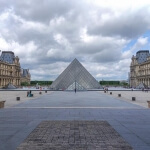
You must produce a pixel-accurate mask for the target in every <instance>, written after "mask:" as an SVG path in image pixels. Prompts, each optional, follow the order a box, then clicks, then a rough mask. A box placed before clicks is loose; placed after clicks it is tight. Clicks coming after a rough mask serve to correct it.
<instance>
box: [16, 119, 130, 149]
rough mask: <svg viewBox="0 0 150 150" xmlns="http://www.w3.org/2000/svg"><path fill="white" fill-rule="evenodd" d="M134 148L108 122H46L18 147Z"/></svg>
mask: <svg viewBox="0 0 150 150" xmlns="http://www.w3.org/2000/svg"><path fill="white" fill-rule="evenodd" d="M33 149H36V150H132V147H131V146H130V145H129V144H128V143H127V142H126V141H125V140H124V139H123V138H122V137H121V136H120V135H119V134H118V133H117V132H116V131H115V130H114V129H113V128H112V127H111V126H110V124H109V123H108V122H107V121H43V122H41V123H40V124H39V125H38V126H37V127H36V128H35V129H34V130H33V131H32V132H31V134H30V135H29V136H28V137H27V138H26V139H25V141H24V142H23V143H22V144H21V145H20V146H19V147H18V148H17V150H33Z"/></svg>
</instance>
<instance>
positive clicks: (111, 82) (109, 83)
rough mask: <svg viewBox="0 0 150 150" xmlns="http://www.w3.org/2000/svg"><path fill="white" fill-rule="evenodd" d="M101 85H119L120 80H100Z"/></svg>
mask: <svg viewBox="0 0 150 150" xmlns="http://www.w3.org/2000/svg"><path fill="white" fill-rule="evenodd" d="M99 83H100V84H101V85H112V86H113V85H114V86H119V85H120V81H100V82H99Z"/></svg>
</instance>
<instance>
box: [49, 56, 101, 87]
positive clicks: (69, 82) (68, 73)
mask: <svg viewBox="0 0 150 150" xmlns="http://www.w3.org/2000/svg"><path fill="white" fill-rule="evenodd" d="M50 88H51V89H54V90H74V89H76V90H86V89H99V88H102V87H101V85H100V84H99V83H98V81H97V80H96V79H95V78H94V77H93V76H92V75H91V74H90V73H89V72H88V71H87V70H86V69H85V68H84V67H83V66H82V64H81V63H80V62H79V61H78V60H77V59H76V58H75V59H74V60H73V61H72V62H71V64H70V65H69V66H68V67H67V68H66V69H65V70H64V71H63V72H62V73H61V74H60V75H59V76H58V77H57V79H56V80H55V81H54V82H53V83H52V84H51V86H50Z"/></svg>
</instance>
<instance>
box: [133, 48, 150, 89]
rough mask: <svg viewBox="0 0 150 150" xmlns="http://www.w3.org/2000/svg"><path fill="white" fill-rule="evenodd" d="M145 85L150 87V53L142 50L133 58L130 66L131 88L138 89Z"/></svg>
mask: <svg viewBox="0 0 150 150" xmlns="http://www.w3.org/2000/svg"><path fill="white" fill-rule="evenodd" d="M140 84H144V85H146V86H147V87H150V53H149V50H143V51H142V50H141V51H138V52H137V53H136V56H134V55H133V56H132V61H131V65H130V86H131V87H137V86H138V85H140Z"/></svg>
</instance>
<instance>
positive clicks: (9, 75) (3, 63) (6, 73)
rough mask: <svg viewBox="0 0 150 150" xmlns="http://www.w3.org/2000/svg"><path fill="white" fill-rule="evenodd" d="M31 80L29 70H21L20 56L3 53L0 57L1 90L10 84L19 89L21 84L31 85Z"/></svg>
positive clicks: (9, 52) (7, 52)
mask: <svg viewBox="0 0 150 150" xmlns="http://www.w3.org/2000/svg"><path fill="white" fill-rule="evenodd" d="M30 78H31V76H30V73H29V70H28V69H22V68H21V66H20V62H19V57H18V56H15V54H14V53H13V52H12V51H2V53H1V56H0V88H3V87H5V86H6V85H8V84H13V85H14V86H16V87H19V86H20V85H21V82H28V83H29V82H30Z"/></svg>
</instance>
